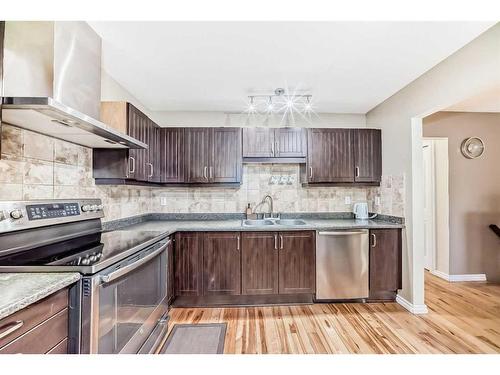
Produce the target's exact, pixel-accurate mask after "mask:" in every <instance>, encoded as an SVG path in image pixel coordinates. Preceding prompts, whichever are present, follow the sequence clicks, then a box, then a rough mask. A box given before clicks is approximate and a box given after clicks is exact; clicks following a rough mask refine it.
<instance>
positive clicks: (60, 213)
mask: <svg viewBox="0 0 500 375" xmlns="http://www.w3.org/2000/svg"><path fill="white" fill-rule="evenodd" d="M26 211H27V213H28V219H29V220H40V219H55V218H58V217H66V216H76V215H80V206H79V205H78V203H49V204H33V205H27V206H26Z"/></svg>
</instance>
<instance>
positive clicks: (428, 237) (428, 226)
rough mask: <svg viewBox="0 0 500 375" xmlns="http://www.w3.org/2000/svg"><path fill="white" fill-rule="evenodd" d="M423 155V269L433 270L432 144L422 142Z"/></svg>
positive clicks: (427, 141)
mask: <svg viewBox="0 0 500 375" xmlns="http://www.w3.org/2000/svg"><path fill="white" fill-rule="evenodd" d="M423 154H424V267H425V269H427V270H429V271H432V270H434V252H435V240H434V238H435V237H434V228H435V227H434V225H435V224H434V194H435V193H434V192H435V186H434V147H433V142H432V141H429V140H424V141H423Z"/></svg>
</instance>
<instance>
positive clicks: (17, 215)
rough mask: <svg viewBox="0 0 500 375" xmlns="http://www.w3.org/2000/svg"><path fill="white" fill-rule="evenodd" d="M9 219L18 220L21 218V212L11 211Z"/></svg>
mask: <svg viewBox="0 0 500 375" xmlns="http://www.w3.org/2000/svg"><path fill="white" fill-rule="evenodd" d="M10 217H11V218H13V219H15V220H18V219H20V218H22V217H23V211H21V210H14V211H11V212H10Z"/></svg>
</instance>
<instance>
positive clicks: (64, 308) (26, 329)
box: [0, 289, 69, 354]
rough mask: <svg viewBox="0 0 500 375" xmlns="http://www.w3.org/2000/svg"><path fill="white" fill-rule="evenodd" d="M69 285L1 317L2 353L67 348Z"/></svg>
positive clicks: (39, 352)
mask: <svg viewBox="0 0 500 375" xmlns="http://www.w3.org/2000/svg"><path fill="white" fill-rule="evenodd" d="M68 319H69V313H68V289H63V290H60V291H58V292H56V293H54V294H52V295H50V296H48V297H45V298H44V299H42V300H40V301H39V302H36V303H34V304H32V305H30V306H28V307H26V308H24V309H22V310H19V311H18V312H16V313H14V314H12V315H10V316H7V317H5V318H3V319H1V320H0V334H1V335H0V354H16V353H24V354H44V353H50V354H56V353H58V354H61V353H67V352H68V341H67V338H68Z"/></svg>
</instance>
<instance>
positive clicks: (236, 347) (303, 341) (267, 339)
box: [170, 272, 500, 354]
mask: <svg viewBox="0 0 500 375" xmlns="http://www.w3.org/2000/svg"><path fill="white" fill-rule="evenodd" d="M425 292H426V296H425V297H426V304H427V306H428V308H429V313H428V314H426V315H420V316H417V315H412V314H411V313H409V312H408V311H406V310H405V309H404V308H402V307H401V306H400V305H398V304H397V303H370V304H361V303H352V304H314V305H302V306H279V307H249V308H175V309H173V310H172V311H171V324H170V329H172V327H173V325H174V324H177V323H181V324H182V323H217V322H227V332H226V342H225V348H224V352H225V353H237V354H239V353H298V354H299V353H420V354H427V353H500V285H494V284H487V283H477V282H476V283H472V282H468V283H448V282H446V281H444V280H442V279H439V278H437V277H436V276H433V275H431V274H429V273H427V272H426V275H425Z"/></svg>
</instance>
